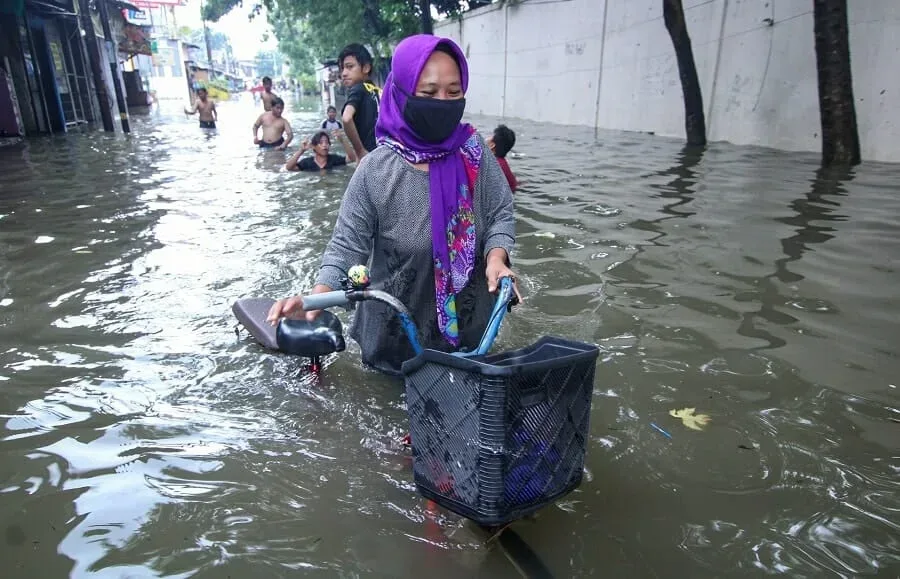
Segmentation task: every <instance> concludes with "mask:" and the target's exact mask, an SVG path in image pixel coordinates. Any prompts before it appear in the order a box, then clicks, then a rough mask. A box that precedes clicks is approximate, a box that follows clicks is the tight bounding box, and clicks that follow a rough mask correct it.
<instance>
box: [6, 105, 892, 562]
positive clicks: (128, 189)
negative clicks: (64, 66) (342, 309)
mask: <svg viewBox="0 0 900 579" xmlns="http://www.w3.org/2000/svg"><path fill="white" fill-rule="evenodd" d="M291 104H292V107H291V108H290V109H289V110H288V111H287V113H286V114H287V117H288V118H289V119H290V120H291V122H292V123H293V124H294V126H295V129H297V132H298V133H300V134H306V133H309V132H311V131H312V130H313V129H314V127H315V126H316V123H317V121H320V120H321V119H320V116H321V112H320V111H319V110H318V107H317V106H315V103H300V102H295V103H291ZM220 109H221V121H220V123H219V129H218V130H217V131H215V132H209V133H203V132H201V131H200V130H199V129H197V127H196V120H195V119H192V120H186V119H185V118H184V117H183V115H180V114H178V105H175V104H173V105H171V106H167V107H164V108H163V110H161V111H160V110H154V111H153V112H152V113H150V115H149V116H147V117H135V118H134V119H133V120H134V125H135V126H134V133H133V135H132V136H131V137H130V138H124V137H122V136H111V135H105V134H102V133H99V132H98V133H89V134H71V135H69V136H66V137H53V138H42V139H36V140H32V141H30V142H29V143H28V144H27V145H25V146H23V147H18V148H13V149H5V150H0V413H2V425H3V430H2V432H0V436H2V439H0V440H2V441H0V513H2V518H0V527H2V529H0V530H2V532H3V540H2V541H0V557H2V559H3V561H4V562H5V563H6V564H7V565H6V567H7V568H8V569H10V571H7V573H9V574H10V576H16V577H54V576H65V575H67V574H71V575H73V576H79V577H80V576H87V575H91V576H99V577H124V576H140V577H147V576H160V577H161V576H166V577H187V576H198V577H225V576H233V577H257V576H258V577H263V576H264V577H288V576H296V575H297V574H298V572H300V571H312V572H315V573H317V574H322V575H339V576H359V575H364V574H365V575H370V574H376V575H384V576H413V575H419V574H423V573H427V574H429V575H431V576H434V577H454V576H459V575H461V574H469V575H472V574H477V575H483V576H497V577H518V576H521V574H523V573H524V574H526V575H528V574H529V573H530V574H531V575H532V576H537V575H538V574H539V573H540V571H541V570H543V571H545V573H544V575H546V574H549V573H552V574H553V575H554V576H557V577H563V576H569V575H588V574H603V575H609V576H615V577H652V576H660V577H666V576H669V577H671V576H684V577H688V576H690V577H699V576H720V575H722V574H723V573H728V574H734V575H739V576H740V575H746V576H756V575H759V574H761V573H781V574H786V575H792V576H794V575H798V576H818V575H824V574H827V573H832V574H839V575H845V576H858V575H872V576H875V575H879V576H895V575H897V573H898V572H900V523H898V520H900V483H898V474H900V459H898V449H900V442H898V441H900V436H898V429H900V424H898V422H900V411H898V410H897V390H896V386H897V380H898V378H897V376H898V375H900V361H898V353H900V350H898V346H897V339H896V336H897V327H898V321H900V302H898V301H897V299H896V297H895V296H896V287H897V284H898V283H900V275H898V268H900V264H898V257H897V256H898V255H900V241H898V239H900V237H898V233H900V229H898V225H897V217H898V215H900V200H898V196H897V191H898V190H900V167H897V166H888V165H873V164H866V165H863V166H862V167H859V168H857V169H855V170H854V171H852V172H849V173H844V174H840V173H828V172H822V171H820V170H818V168H817V166H816V159H815V157H814V156H807V155H794V154H787V153H780V152H774V151H768V150H758V149H748V148H735V147H731V146H727V145H713V146H711V147H710V148H709V149H708V150H707V151H705V152H702V153H701V152H698V151H694V150H690V149H683V148H682V147H681V146H680V144H679V143H677V142H674V141H668V140H664V139H659V138H655V137H651V136H647V135H636V134H618V133H600V134H596V135H595V134H594V133H593V132H591V131H588V130H583V129H578V128H563V127H554V126H549V125H539V124H534V123H525V122H514V123H512V125H513V127H514V129H515V130H516V131H517V133H518V137H519V138H518V141H519V144H518V147H517V151H518V152H519V153H520V156H519V157H518V158H514V159H512V165H513V169H514V170H515V171H516V172H517V174H518V176H519V179H520V181H521V183H522V187H521V191H520V192H519V193H517V195H516V213H517V219H518V225H517V227H518V232H519V248H518V250H517V255H516V258H515V261H516V266H517V269H518V270H519V272H520V274H521V277H522V279H523V281H524V290H525V291H526V292H527V295H526V298H527V299H526V301H525V303H524V304H523V305H522V306H520V307H519V308H517V310H516V311H515V313H514V314H513V315H511V316H509V317H508V318H507V320H508V322H505V325H504V329H503V331H502V333H501V338H500V343H499V344H500V345H499V347H501V348H512V347H516V346H521V345H525V344H528V343H531V342H532V341H534V340H535V339H536V338H537V337H538V336H540V335H542V334H559V335H564V336H568V337H571V338H573V339H580V340H585V341H589V342H593V343H597V344H599V345H600V346H601V348H602V355H601V358H602V363H601V364H600V365H599V366H598V372H597V378H596V390H595V391H596V397H595V402H594V412H593V416H592V424H591V432H592V436H591V440H590V442H589V451H588V464H587V470H588V473H587V477H586V479H585V482H584V483H583V484H582V486H581V487H580V488H579V489H578V491H576V492H575V493H573V494H572V495H570V496H568V497H566V498H565V499H564V500H563V501H561V502H560V503H558V504H557V505H555V506H552V507H549V508H547V509H545V510H543V511H541V512H540V513H539V515H538V516H537V517H536V518H535V519H533V520H526V521H521V522H519V523H516V524H515V525H514V526H513V529H514V530H515V533H516V534H515V535H510V536H508V538H507V539H505V540H504V541H493V542H489V543H485V537H484V535H483V534H482V533H481V532H480V531H478V530H476V529H473V528H471V527H470V526H468V525H466V524H464V523H462V522H461V521H460V520H459V519H458V518H457V517H455V516H453V515H451V514H449V513H446V512H444V511H441V510H438V509H435V508H434V507H432V506H431V505H430V504H429V503H427V502H426V501H424V500H422V499H420V498H419V496H418V495H417V494H416V492H415V489H414V488H413V486H412V481H411V469H410V459H409V457H408V456H407V454H405V452H404V451H403V450H402V449H401V448H399V447H398V446H397V445H396V443H395V440H396V439H397V438H398V437H399V436H400V435H401V434H402V433H403V432H405V422H406V419H405V415H404V407H403V401H402V398H401V389H400V387H399V386H398V385H397V384H396V383H395V382H393V381H391V380H390V379H387V378H384V377H381V376H379V375H377V374H374V373H372V372H369V371H367V370H365V369H363V368H362V367H361V366H360V364H359V361H358V356H357V355H356V354H357V350H356V348H355V346H354V345H350V351H349V352H347V353H344V354H341V355H339V356H333V357H331V358H329V359H328V360H327V366H328V368H327V371H326V372H325V374H324V376H323V378H322V380H321V381H320V382H319V383H313V382H311V381H310V380H309V379H308V378H306V377H302V376H298V368H299V364H298V361H297V360H293V359H290V358H285V357H281V356H275V355H271V354H267V353H265V352H263V351H261V350H260V348H258V347H257V346H255V345H253V344H252V343H250V342H248V341H247V340H245V339H236V338H235V335H234V333H233V326H234V320H233V318H232V317H231V314H230V305H231V303H232V301H233V300H234V299H236V298H238V297H246V296H253V295H268V296H281V295H286V294H289V293H294V292H298V291H301V290H303V289H305V288H308V287H309V286H310V285H311V283H312V281H313V279H314V277H315V273H316V268H317V265H318V261H319V256H320V255H321V251H322V249H323V247H324V245H325V243H326V242H327V240H328V237H329V234H330V231H331V227H332V225H333V222H334V219H335V217H336V214H337V210H338V207H339V203H340V198H341V194H342V192H343V189H344V187H345V185H346V183H347V180H348V178H349V175H350V172H349V171H343V172H341V171H337V172H334V173H332V174H328V175H317V174H288V173H285V172H283V171H281V168H280V167H281V165H282V163H283V161H284V154H283V153H278V152H272V151H268V152H260V151H259V150H257V149H256V148H254V147H253V145H252V141H251V140H250V139H249V130H248V129H249V127H250V125H251V124H252V122H253V120H254V117H255V114H256V112H257V111H254V110H253V109H252V104H251V103H250V102H249V100H243V101H235V102H229V103H224V104H223V105H222V106H221V107H220ZM475 120H476V122H477V123H478V124H479V125H480V126H481V127H482V129H483V130H490V129H491V128H492V127H493V123H494V122H495V121H494V120H492V119H475ZM341 315H342V316H343V315H344V314H341ZM683 407H694V408H697V411H698V412H702V413H705V414H709V415H711V416H712V423H711V424H710V426H708V427H707V429H706V430H705V431H703V432H694V431H690V430H687V429H685V428H684V427H683V426H682V425H681V424H680V422H678V421H677V420H675V419H673V418H671V417H670V416H669V415H668V411H669V410H671V409H674V408H683ZM651 422H654V423H657V424H659V425H661V426H662V427H664V428H665V429H666V430H667V431H668V432H670V433H671V435H672V438H671V439H669V438H666V437H664V436H662V435H660V433H659V432H657V431H656V430H654V429H653V428H652V427H651V426H650V423H651ZM676 569H677V571H675V570H676Z"/></svg>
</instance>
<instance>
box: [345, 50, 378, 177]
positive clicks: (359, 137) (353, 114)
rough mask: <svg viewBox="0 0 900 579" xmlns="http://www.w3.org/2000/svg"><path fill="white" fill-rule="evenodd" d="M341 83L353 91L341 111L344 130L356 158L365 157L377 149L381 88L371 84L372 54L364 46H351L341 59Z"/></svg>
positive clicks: (349, 93) (348, 95)
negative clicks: (376, 128)
mask: <svg viewBox="0 0 900 579" xmlns="http://www.w3.org/2000/svg"><path fill="white" fill-rule="evenodd" d="M338 66H340V68H341V80H342V81H343V83H344V86H345V87H347V88H349V89H350V90H349V91H348V93H347V102H346V103H344V109H343V111H342V112H341V118H342V120H343V121H344V131H345V132H346V133H347V138H348V139H350V143H351V144H352V145H353V150H354V151H355V152H356V156H357V157H358V158H359V159H360V160H362V158H363V157H364V156H365V155H366V153H368V152H369V151H371V150H373V149H375V122H376V121H377V120H378V105H379V101H380V99H381V89H380V88H379V87H377V86H375V85H374V84H372V83H371V82H370V81H369V75H370V74H372V55H371V54H369V51H368V50H366V47H365V46H363V45H361V44H348V45H347V46H345V47H344V49H343V50H342V51H341V54H340V55H339V56H338Z"/></svg>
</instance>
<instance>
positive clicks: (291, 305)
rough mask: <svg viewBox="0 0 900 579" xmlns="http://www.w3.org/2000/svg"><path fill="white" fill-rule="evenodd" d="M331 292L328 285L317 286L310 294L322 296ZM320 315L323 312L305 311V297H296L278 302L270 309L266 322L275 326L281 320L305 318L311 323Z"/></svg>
mask: <svg viewBox="0 0 900 579" xmlns="http://www.w3.org/2000/svg"><path fill="white" fill-rule="evenodd" d="M330 291H331V288H330V287H328V286H327V285H317V286H316V287H314V288H313V290H312V291H311V292H310V293H311V294H321V293H324V292H330ZM320 313H322V310H312V311H309V312H305V311H303V296H294V297H292V298H287V299H283V300H278V301H277V302H275V303H274V304H272V307H271V308H269V315H267V316H266V321H267V322H269V323H270V324H271V325H273V326H275V325H277V324H278V320H280V319H281V318H290V319H294V320H301V319H303V318H304V317H305V318H306V320H307V321H310V322H311V321H313V320H315V319H316V318H317V317H319V314H320Z"/></svg>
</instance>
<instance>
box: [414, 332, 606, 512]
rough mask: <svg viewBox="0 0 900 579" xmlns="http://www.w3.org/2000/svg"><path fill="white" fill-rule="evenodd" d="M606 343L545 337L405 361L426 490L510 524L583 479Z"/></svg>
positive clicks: (417, 464) (460, 508)
mask: <svg viewBox="0 0 900 579" xmlns="http://www.w3.org/2000/svg"><path fill="white" fill-rule="evenodd" d="M597 356H598V350H597V347H596V346H593V345H591V344H584V343H581V342H573V341H571V340H565V339H563V338H556V337H543V338H541V339H540V340H538V341H537V342H536V343H535V344H533V345H531V346H528V347H527V348H522V349H520V350H513V351H510V352H504V353H501V354H494V355H488V356H482V357H479V358H474V359H470V358H461V357H459V356H453V355H452V354H446V353H444V352H438V351H434V350H425V351H424V352H423V353H422V354H420V355H419V356H416V357H415V358H413V359H412V360H409V361H407V362H406V363H404V364H403V374H404V375H405V377H406V403H407V408H408V412H409V422H410V436H411V439H412V447H413V472H414V477H415V483H416V487H417V488H418V490H419V492H420V493H421V494H422V495H423V496H425V497H427V498H429V499H432V500H434V501H435V502H437V503H438V504H440V505H441V506H443V507H445V508H447V509H449V510H451V511H453V512H455V513H457V514H459V515H462V516H464V517H467V518H469V519H472V520H474V521H475V522H477V523H479V524H481V525H484V526H495V525H502V524H505V523H508V522H510V521H513V520H515V519H518V518H521V517H523V516H526V515H528V514H529V513H532V512H534V511H536V510H538V509H540V508H541V507H543V506H546V505H547V504H549V503H551V502H553V501H555V500H557V499H559V498H560V497H562V496H563V495H565V494H567V493H568V492H570V491H572V490H573V489H574V488H575V487H577V486H578V485H579V484H580V483H581V477H582V471H583V468H584V454H585V448H586V442H587V437H588V428H589V422H590V414H591V400H592V396H593V389H594V370H595V367H596V363H597Z"/></svg>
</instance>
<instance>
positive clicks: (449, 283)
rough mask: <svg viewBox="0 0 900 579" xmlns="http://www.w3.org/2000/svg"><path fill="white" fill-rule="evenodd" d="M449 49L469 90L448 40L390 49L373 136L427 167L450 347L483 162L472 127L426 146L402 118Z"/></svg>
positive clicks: (415, 40)
mask: <svg viewBox="0 0 900 579" xmlns="http://www.w3.org/2000/svg"><path fill="white" fill-rule="evenodd" d="M439 44H440V45H445V46H447V47H448V48H449V49H450V50H451V51H452V52H453V54H454V55H455V59H456V62H457V64H459V72H460V80H461V81H462V90H463V94H465V92H466V90H467V89H468V86H469V67H468V65H467V64H466V57H465V55H464V54H463V52H462V50H460V48H459V46H457V44H456V43H455V42H453V41H452V40H450V39H449V38H440V37H437V36H432V35H430V34H417V35H415V36H410V37H408V38H405V39H404V40H403V41H401V42H400V44H398V45H397V48H396V49H395V50H394V57H393V59H392V60H391V73H390V74H389V75H388V77H387V81H386V82H385V85H384V90H383V91H382V95H381V105H380V107H379V112H378V123H377V124H376V125H375V136H376V138H377V139H378V142H379V144H383V145H386V146H388V147H390V148H391V149H392V150H393V151H394V152H396V153H397V154H399V155H400V156H402V157H403V158H404V159H406V160H407V161H409V162H410V163H428V164H429V167H428V171H429V177H428V181H429V192H430V197H431V243H432V253H433V257H434V281H435V284H434V285H435V301H436V306H437V320H438V328H439V329H440V331H441V334H442V335H443V336H444V338H445V339H446V340H447V341H448V342H450V343H451V344H453V345H454V346H456V345H458V344H459V325H458V319H457V313H456V294H457V293H459V291H460V290H462V288H463V287H465V285H466V284H467V283H468V282H469V278H470V277H471V274H472V270H473V268H474V267H475V214H474V209H473V204H472V189H473V188H474V183H475V178H476V177H477V175H478V168H479V165H480V163H481V145H480V143H479V141H478V138H477V137H476V135H475V129H473V128H472V126H471V125H468V124H462V123H461V124H460V125H459V126H457V127H456V130H455V131H453V134H451V135H450V136H449V137H448V138H447V139H445V140H444V141H441V142H439V143H429V142H427V141H425V140H423V139H422V138H421V137H419V136H418V135H417V134H416V133H415V132H414V131H413V130H412V128H410V127H409V125H408V124H407V123H406V121H405V120H404V118H403V109H404V107H405V106H406V100H407V97H406V95H407V94H409V95H414V94H415V92H416V84H417V83H418V80H419V75H420V74H421V73H422V69H423V68H424V67H425V63H426V61H427V60H428V58H429V57H430V56H431V54H432V53H433V52H434V50H435V48H437V46H438V45H439Z"/></svg>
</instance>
